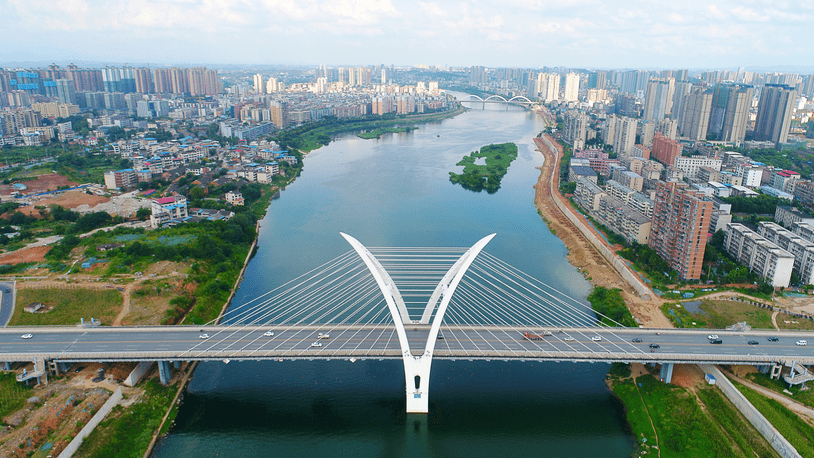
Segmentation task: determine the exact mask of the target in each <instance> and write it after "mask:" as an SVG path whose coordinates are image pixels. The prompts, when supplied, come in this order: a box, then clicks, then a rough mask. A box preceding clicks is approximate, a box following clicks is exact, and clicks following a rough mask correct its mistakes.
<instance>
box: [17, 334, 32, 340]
mask: <svg viewBox="0 0 814 458" xmlns="http://www.w3.org/2000/svg"><path fill="white" fill-rule="evenodd" d="M32 337H34V334H23V335H21V336H20V338H22V339H30V338H32Z"/></svg>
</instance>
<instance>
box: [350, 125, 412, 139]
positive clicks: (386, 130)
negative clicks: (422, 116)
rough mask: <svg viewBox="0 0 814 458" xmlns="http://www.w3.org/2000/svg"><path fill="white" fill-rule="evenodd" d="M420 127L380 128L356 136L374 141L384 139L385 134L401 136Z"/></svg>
mask: <svg viewBox="0 0 814 458" xmlns="http://www.w3.org/2000/svg"><path fill="white" fill-rule="evenodd" d="M416 129H418V127H414V126H409V127H378V128H376V129H373V130H369V131H367V132H360V133H358V134H356V136H357V137H359V138H363V139H365V140H372V139H374V138H382V135H384V134H399V133H402V132H410V131H412V130H416Z"/></svg>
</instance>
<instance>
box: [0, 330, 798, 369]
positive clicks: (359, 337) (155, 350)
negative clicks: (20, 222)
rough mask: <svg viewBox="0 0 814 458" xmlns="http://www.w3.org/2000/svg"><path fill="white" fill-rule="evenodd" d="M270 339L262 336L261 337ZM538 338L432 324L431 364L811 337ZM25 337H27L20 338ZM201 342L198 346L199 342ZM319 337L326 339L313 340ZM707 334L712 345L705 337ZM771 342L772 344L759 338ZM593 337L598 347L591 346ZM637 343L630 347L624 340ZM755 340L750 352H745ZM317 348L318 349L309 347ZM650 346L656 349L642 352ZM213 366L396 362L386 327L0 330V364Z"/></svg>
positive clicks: (784, 343) (708, 348)
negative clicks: (435, 329) (437, 328)
mask: <svg viewBox="0 0 814 458" xmlns="http://www.w3.org/2000/svg"><path fill="white" fill-rule="evenodd" d="M269 330H271V331H273V332H274V336H273V337H266V336H264V335H263V334H264V333H265V332H266V331H269ZM527 331H529V332H532V333H535V334H539V335H542V334H544V333H547V332H550V333H551V335H546V336H544V337H543V338H542V340H526V339H524V338H523V336H522V333H521V332H519V331H518V329H517V328H515V327H506V326H466V327H464V326H455V327H449V326H442V328H441V332H442V335H443V337H444V338H443V339H439V340H438V341H437V342H436V347H435V351H434V353H433V358H442V359H505V360H508V359H527V360H551V361H608V362H610V361H626V362H628V361H641V362H650V361H653V362H656V361H658V362H692V363H699V362H703V363H734V364H758V363H768V362H772V361H790V360H796V361H798V362H799V363H802V364H814V348H812V346H799V345H796V341H797V340H807V341H808V342H811V345H814V333H811V332H791V331H750V332H730V331H709V330H684V329H682V330H678V329H658V330H657V329H643V328H562V329H560V328H534V329H528V330H527ZM26 333H31V334H33V337H32V338H30V339H22V338H21V335H23V334H26ZM203 333H205V334H208V335H209V338H206V339H201V338H199V336H200V335H201V334H203ZM318 333H329V334H330V338H329V339H318V338H317V335H318ZM428 333H429V326H424V325H408V326H407V335H408V339H409V341H410V346H411V350H412V353H413V354H414V355H420V354H422V353H423V345H424V343H425V342H426V338H427V335H428ZM711 333H714V334H717V335H718V336H719V337H720V338H721V340H723V343H722V344H718V345H716V344H711V343H710V342H709V340H708V339H707V336H708V335H709V334H711ZM771 336H776V337H778V338H779V340H778V341H777V342H771V341H769V340H768V337H771ZM592 337H600V338H601V340H598V341H597V340H592ZM637 338H638V339H641V340H642V342H640V343H634V342H632V340H633V339H637ZM750 340H755V341H757V342H758V343H759V344H758V345H749V344H748V342H749V341H750ZM314 342H319V343H321V344H322V346H320V347H312V346H311V345H312V343H314ZM651 343H656V344H658V345H659V348H655V349H651V348H650V346H649V345H650V344H651ZM36 357H41V358H44V359H47V360H51V359H55V360H60V361H66V362H68V361H138V360H221V359H279V358H284V359H302V358H309V359H348V358H351V357H353V358H358V359H364V358H371V359H372V358H401V357H402V351H401V348H400V347H399V342H398V338H397V336H396V333H395V329H394V328H393V326H392V325H390V326H388V325H369V326H365V325H347V326H336V325H327V324H326V325H322V326H316V325H308V326H292V325H268V326H248V327H235V326H231V327H230V326H208V327H205V328H202V327H188V326H156V327H101V328H92V329H87V328H73V327H29V328H4V329H1V330H0V361H32V360H33V359H34V358H36Z"/></svg>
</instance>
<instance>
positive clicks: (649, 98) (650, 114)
mask: <svg viewBox="0 0 814 458" xmlns="http://www.w3.org/2000/svg"><path fill="white" fill-rule="evenodd" d="M674 84H675V79H673V78H652V79H651V80H650V81H649V82H648V83H647V95H646V96H645V100H644V112H643V113H642V119H644V120H645V121H659V120H662V119H664V116H665V115H668V114H669V113H670V111H672V106H673V89H674Z"/></svg>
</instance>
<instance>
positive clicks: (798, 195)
mask: <svg viewBox="0 0 814 458" xmlns="http://www.w3.org/2000/svg"><path fill="white" fill-rule="evenodd" d="M794 200H796V201H797V202H799V203H801V204H803V205H808V206H814V183H812V182H811V181H810V180H801V181H798V182H797V184H796V185H795V186H794Z"/></svg>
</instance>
